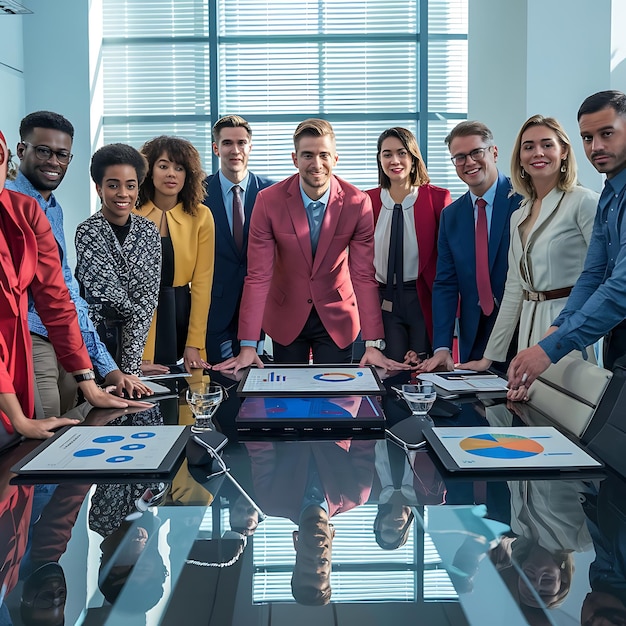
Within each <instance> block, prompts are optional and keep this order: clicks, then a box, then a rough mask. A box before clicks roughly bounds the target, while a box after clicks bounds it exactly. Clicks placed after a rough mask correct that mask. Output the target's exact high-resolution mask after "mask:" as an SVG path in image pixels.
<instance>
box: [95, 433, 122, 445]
mask: <svg viewBox="0 0 626 626" xmlns="http://www.w3.org/2000/svg"><path fill="white" fill-rule="evenodd" d="M123 439H124V436H123V435H104V436H102V437H96V438H95V439H94V440H93V442H94V443H117V442H118V441H123Z"/></svg>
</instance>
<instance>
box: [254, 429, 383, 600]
mask: <svg viewBox="0 0 626 626" xmlns="http://www.w3.org/2000/svg"><path fill="white" fill-rule="evenodd" d="M246 448H247V449H248V454H249V455H250V461H251V466H252V482H253V485H254V489H255V494H256V500H257V503H258V504H259V506H260V507H261V509H262V510H263V511H264V512H265V513H266V514H267V515H272V516H277V517H285V518H288V519H290V520H292V521H293V522H294V523H296V524H298V530H297V531H294V537H293V538H294V548H295V550H296V565H295V567H294V573H293V577H292V583H291V587H292V593H293V596H294V599H295V600H296V602H298V603H300V604H308V605H323V604H327V603H328V602H330V597H331V586H330V572H331V569H332V541H333V537H334V527H333V525H332V524H331V523H330V522H329V520H330V518H332V517H334V516H335V515H337V514H339V513H342V512H345V511H349V510H351V509H353V508H355V507H357V506H359V505H361V504H364V503H365V502H367V500H368V498H369V495H370V492H371V489H372V481H373V477H374V442H373V441H352V440H342V441H317V442H312V443H311V442H295V441H294V442H281V443H271V442H250V443H246Z"/></svg>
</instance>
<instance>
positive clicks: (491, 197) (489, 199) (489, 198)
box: [469, 178, 498, 236]
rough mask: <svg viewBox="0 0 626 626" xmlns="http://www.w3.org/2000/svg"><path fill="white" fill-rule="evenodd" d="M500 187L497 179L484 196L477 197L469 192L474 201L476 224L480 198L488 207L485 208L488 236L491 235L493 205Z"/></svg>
mask: <svg viewBox="0 0 626 626" xmlns="http://www.w3.org/2000/svg"><path fill="white" fill-rule="evenodd" d="M497 187H498V179H497V178H496V182H495V183H494V184H493V185H491V187H489V189H487V191H486V192H485V193H484V194H483V195H482V196H477V195H475V194H473V193H472V192H471V191H470V192H469V195H470V198H471V199H472V206H473V207H474V224H476V220H477V219H478V208H477V207H476V200H478V198H482V199H483V200H484V201H485V202H486V203H487V205H486V206H485V214H486V215H487V233H488V236H489V234H490V233H491V216H492V215H493V203H494V202H495V199H496V189H497Z"/></svg>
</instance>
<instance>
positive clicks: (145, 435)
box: [130, 431, 156, 439]
mask: <svg viewBox="0 0 626 626" xmlns="http://www.w3.org/2000/svg"><path fill="white" fill-rule="evenodd" d="M130 437H131V439H150V438H152V437H156V433H151V432H148V431H146V432H141V433H135V434H134V435H131V436H130Z"/></svg>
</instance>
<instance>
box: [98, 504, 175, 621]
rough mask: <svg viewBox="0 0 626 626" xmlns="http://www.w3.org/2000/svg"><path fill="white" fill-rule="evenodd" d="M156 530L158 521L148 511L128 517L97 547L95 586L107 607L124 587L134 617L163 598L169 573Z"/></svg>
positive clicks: (158, 524) (158, 525)
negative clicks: (99, 558) (99, 554)
mask: <svg viewBox="0 0 626 626" xmlns="http://www.w3.org/2000/svg"><path fill="white" fill-rule="evenodd" d="M159 527H160V520H159V518H158V517H156V516H155V515H154V514H153V513H152V512H151V511H147V512H144V513H143V514H142V515H141V516H140V517H138V518H136V517H135V516H128V517H127V518H126V519H124V520H122V521H121V522H120V524H119V526H118V527H117V528H116V529H115V530H114V531H113V532H112V533H111V534H110V535H108V536H107V537H105V538H104V540H103V541H102V543H101V544H100V550H101V551H102V559H101V561H100V571H99V575H98V587H99V588H100V591H101V592H102V595H103V596H104V597H105V599H106V601H107V602H109V603H110V604H114V603H115V601H116V600H117V598H118V596H119V594H120V592H121V591H122V589H123V588H125V590H126V591H125V592H126V595H127V597H132V598H133V600H132V602H133V604H132V612H133V615H139V616H140V615H142V614H145V613H146V612H147V611H149V610H150V609H151V608H153V607H154V606H156V604H157V603H158V602H159V600H160V599H161V597H162V596H163V584H164V583H165V580H166V578H167V576H168V570H167V567H166V566H165V564H164V563H163V557H162V556H161V553H160V551H159V546H158V537H157V534H158V529H159ZM133 623H136V622H135V621H134V622H133Z"/></svg>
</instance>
